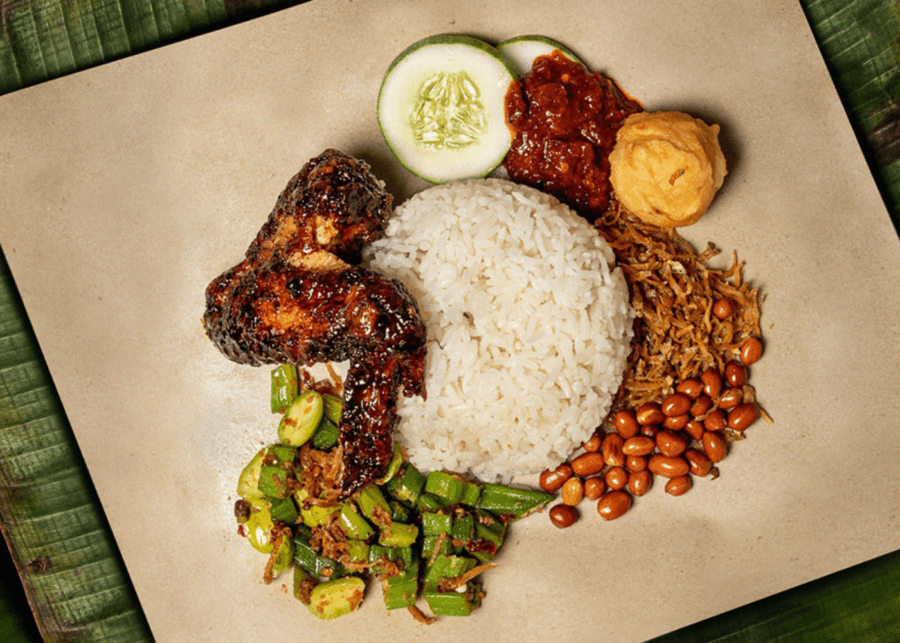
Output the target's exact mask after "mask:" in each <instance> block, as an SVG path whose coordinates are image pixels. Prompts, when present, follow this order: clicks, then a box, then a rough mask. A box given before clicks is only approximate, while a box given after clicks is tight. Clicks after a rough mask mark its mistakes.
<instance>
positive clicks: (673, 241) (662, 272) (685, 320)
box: [597, 204, 762, 411]
mask: <svg viewBox="0 0 900 643" xmlns="http://www.w3.org/2000/svg"><path fill="white" fill-rule="evenodd" d="M597 228H598V230H599V232H600V234H601V235H602V236H603V237H604V238H605V239H606V240H607V242H608V243H609V244H610V246H611V247H612V249H613V252H615V255H616V258H617V260H618V264H619V266H621V268H622V270H623V272H624V273H625V279H626V281H627V282H628V285H629V289H630V290H631V298H632V305H633V306H634V309H635V312H636V317H637V318H636V320H635V334H634V340H633V341H632V352H631V356H630V358H629V359H630V361H629V364H628V368H627V369H626V372H625V379H624V381H623V383H622V386H621V388H620V390H619V393H618V396H617V399H616V402H615V404H614V408H613V411H615V410H618V409H621V408H635V407H637V406H639V405H640V404H643V403H644V402H648V401H659V400H660V399H661V398H662V397H663V395H664V394H665V393H667V392H669V391H671V389H672V387H674V386H675V385H676V384H677V383H678V382H681V381H684V380H685V379H688V378H692V377H697V376H699V375H700V374H701V373H702V372H703V371H705V370H707V369H709V368H714V369H716V370H717V371H719V372H722V371H723V370H724V368H725V364H726V363H727V362H728V361H730V360H732V359H735V358H736V356H737V355H738V352H739V349H740V346H741V344H742V343H743V342H744V341H745V340H746V339H747V338H749V337H756V338H759V339H761V338H762V331H761V329H760V305H761V304H762V297H761V296H760V293H759V289H758V288H754V287H752V286H751V285H750V284H749V283H748V282H745V281H744V280H743V277H742V274H741V273H742V268H743V265H744V264H743V263H739V262H738V260H737V254H736V253H734V254H732V262H731V266H730V267H729V268H727V269H724V270H721V269H717V268H712V267H710V266H709V264H708V262H709V261H710V259H712V258H713V257H715V256H716V255H718V254H719V250H718V249H717V248H716V247H715V246H714V245H713V244H711V243H710V244H708V245H707V247H706V248H705V249H704V250H703V251H702V252H700V253H698V252H696V251H695V250H694V248H693V247H691V245H690V244H689V243H688V242H687V241H686V240H685V239H684V238H682V237H681V236H679V235H678V233H677V232H676V231H675V230H674V229H663V228H659V227H656V226H651V225H648V224H645V223H642V222H641V221H640V220H639V219H637V217H634V216H633V215H631V214H630V213H628V212H627V211H625V210H624V209H623V208H621V207H619V206H618V204H614V206H613V207H612V208H611V209H610V210H609V211H608V212H607V213H606V214H605V215H604V216H603V217H601V218H600V219H599V220H598V221H597ZM722 298H727V299H729V300H731V302H732V303H733V304H734V306H735V312H734V313H733V314H732V315H731V316H729V317H728V318H727V319H724V320H723V319H719V318H717V317H716V316H715V315H713V313H712V309H713V304H714V303H715V301H716V300H718V299H722Z"/></svg>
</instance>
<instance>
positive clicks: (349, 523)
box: [341, 502, 375, 540]
mask: <svg viewBox="0 0 900 643" xmlns="http://www.w3.org/2000/svg"><path fill="white" fill-rule="evenodd" d="M341 527H342V528H343V529H344V533H346V534H347V537H348V538H356V539H358V540H369V539H370V538H371V537H372V536H374V535H375V528H374V527H373V526H372V525H371V523H370V522H369V521H368V520H366V519H365V518H363V516H362V515H361V514H360V513H359V510H358V509H357V508H356V505H354V504H353V503H351V502H347V503H344V505H343V507H341Z"/></svg>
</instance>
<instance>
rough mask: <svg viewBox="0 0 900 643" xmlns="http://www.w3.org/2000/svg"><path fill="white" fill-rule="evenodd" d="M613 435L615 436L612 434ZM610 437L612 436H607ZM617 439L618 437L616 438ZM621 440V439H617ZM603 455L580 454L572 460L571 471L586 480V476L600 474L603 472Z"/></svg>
mask: <svg viewBox="0 0 900 643" xmlns="http://www.w3.org/2000/svg"><path fill="white" fill-rule="evenodd" d="M612 435H615V434H612ZM607 437H608V438H609V437H612V436H607ZM616 437H618V436H616ZM619 439H621V438H619ZM604 464H605V463H604V461H603V455H602V454H600V453H590V452H588V453H582V454H581V455H580V456H578V457H577V458H575V459H574V460H572V471H574V472H575V475H579V476H581V477H582V478H586V477H587V476H592V475H594V474H595V473H600V471H602V470H603V466H604Z"/></svg>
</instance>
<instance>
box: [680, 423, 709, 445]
mask: <svg viewBox="0 0 900 643" xmlns="http://www.w3.org/2000/svg"><path fill="white" fill-rule="evenodd" d="M704 431H706V429H705V428H704V427H703V422H701V421H700V420H691V421H690V422H688V423H687V424H685V425H684V432H685V433H687V434H688V435H689V436H691V437H692V438H693V439H695V440H699V439H700V438H702V437H703V432H704Z"/></svg>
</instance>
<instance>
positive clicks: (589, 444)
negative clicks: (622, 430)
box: [581, 433, 603, 453]
mask: <svg viewBox="0 0 900 643" xmlns="http://www.w3.org/2000/svg"><path fill="white" fill-rule="evenodd" d="M602 444H603V435H601V434H600V433H594V434H593V435H592V436H591V437H589V438H588V439H587V440H585V441H584V442H582V443H581V448H582V449H584V450H585V451H590V452H591V453H596V452H597V451H599V450H600V445H602Z"/></svg>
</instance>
